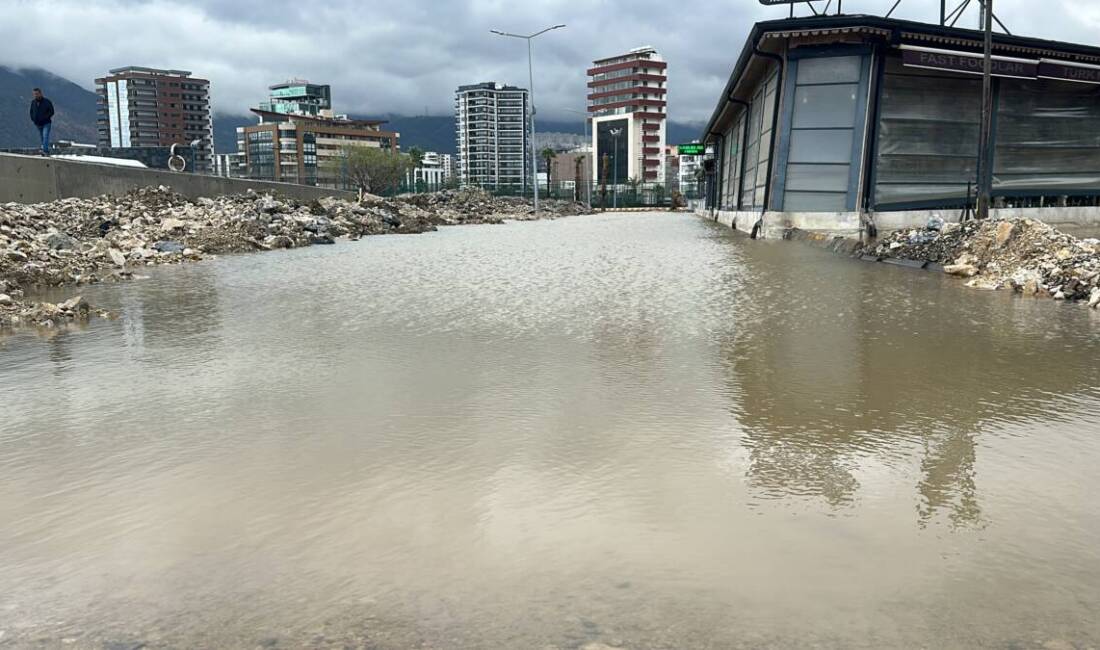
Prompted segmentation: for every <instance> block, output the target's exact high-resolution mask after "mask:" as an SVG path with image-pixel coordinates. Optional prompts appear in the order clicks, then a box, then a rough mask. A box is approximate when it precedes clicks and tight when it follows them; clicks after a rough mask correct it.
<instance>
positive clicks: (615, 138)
mask: <svg viewBox="0 0 1100 650" xmlns="http://www.w3.org/2000/svg"><path fill="white" fill-rule="evenodd" d="M608 133H610V134H611V139H612V142H614V143H615V144H614V146H613V152H612V164H613V165H614V166H615V169H614V171H613V172H612V175H613V176H614V177H615V193H614V194H612V195H611V197H612V198H611V207H613V208H615V209H618V207H619V136H620V135H622V134H623V128H622V127H621V126H620V127H619V128H617V129H610V130H608Z"/></svg>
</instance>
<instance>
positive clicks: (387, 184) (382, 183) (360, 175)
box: [325, 145, 412, 200]
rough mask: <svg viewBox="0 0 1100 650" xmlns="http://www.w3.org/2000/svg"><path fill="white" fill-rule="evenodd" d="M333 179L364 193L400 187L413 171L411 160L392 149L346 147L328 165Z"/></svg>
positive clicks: (359, 146)
mask: <svg viewBox="0 0 1100 650" xmlns="http://www.w3.org/2000/svg"><path fill="white" fill-rule="evenodd" d="M325 164H326V167H327V168H328V170H329V173H330V174H331V175H332V177H333V178H334V179H337V180H339V179H343V181H344V182H345V184H351V185H354V186H355V188H356V189H358V190H359V198H360V200H362V198H363V194H366V193H370V192H378V191H382V190H385V189H386V188H393V191H394V192H396V191H397V186H398V184H399V183H400V182H401V179H402V178H404V177H405V174H407V173H408V171H409V170H410V169H412V158H411V157H409V156H408V155H406V154H403V153H400V152H397V151H394V150H393V149H382V148H379V147H370V146H363V145H344V146H343V147H342V148H341V149H340V153H339V155H337V156H336V157H335V158H334V159H332V160H331V161H329V162H327V163H325Z"/></svg>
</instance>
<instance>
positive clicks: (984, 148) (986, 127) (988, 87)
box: [978, 0, 993, 219]
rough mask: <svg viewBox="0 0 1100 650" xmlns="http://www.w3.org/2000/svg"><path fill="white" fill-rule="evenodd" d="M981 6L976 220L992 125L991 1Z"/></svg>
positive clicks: (984, 196) (983, 198)
mask: <svg viewBox="0 0 1100 650" xmlns="http://www.w3.org/2000/svg"><path fill="white" fill-rule="evenodd" d="M979 3H980V5H981V8H982V22H983V23H984V24H983V25H982V30H983V31H984V32H985V43H984V50H983V57H982V126H981V133H980V134H979V137H978V219H987V218H989V203H990V195H991V194H992V193H993V188H992V184H993V170H992V169H991V168H990V167H991V166H992V160H991V158H992V156H990V151H991V149H992V143H991V142H990V139H991V137H992V124H993V80H992V78H991V77H992V68H993V0H979Z"/></svg>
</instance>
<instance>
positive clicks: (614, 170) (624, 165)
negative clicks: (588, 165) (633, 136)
mask: <svg viewBox="0 0 1100 650" xmlns="http://www.w3.org/2000/svg"><path fill="white" fill-rule="evenodd" d="M628 124H629V120H607V121H606V122H598V123H597V125H596V150H597V151H599V152H600V158H601V160H600V161H599V164H598V165H597V172H598V176H597V179H598V181H599V182H600V183H601V184H603V183H607V184H608V185H610V184H613V183H615V182H618V183H619V184H620V185H622V184H624V183H626V182H627V181H628V180H630V179H629V176H628V174H629V171H628V170H629V165H630V159H629V153H628V151H629V143H628V142H627V139H628V138H630V129H629V128H628ZM612 131H618V132H619V136H618V137H615V136H614V135H612V133H611V132H612ZM604 156H607V162H606V164H605V163H604V160H603V158H604ZM605 170H606V178H605V177H604V176H605Z"/></svg>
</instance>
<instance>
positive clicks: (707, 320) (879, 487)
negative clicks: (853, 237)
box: [0, 213, 1100, 650]
mask: <svg viewBox="0 0 1100 650" xmlns="http://www.w3.org/2000/svg"><path fill="white" fill-rule="evenodd" d="M152 276H153V277H152V278H150V279H148V280H143V281H136V282H132V283H128V284H122V285H113V286H99V287H92V288H88V289H85V290H84V291H83V295H84V296H85V297H87V298H88V299H89V300H90V301H91V302H92V303H93V304H95V305H97V306H101V307H106V308H111V309H117V310H119V311H120V312H121V314H122V317H121V319H120V320H118V321H115V322H105V321H98V322H93V323H92V324H91V325H90V326H89V327H87V328H86V329H83V330H79V331H71V332H64V333H61V334H58V335H55V336H53V337H52V338H48V339H47V338H42V337H39V336H37V335H35V334H31V333H23V334H19V335H17V336H14V337H9V338H6V339H2V340H0V395H2V397H0V648H8V647H12V648H24V647H27V648H39V647H47V648H54V647H58V648H62V647H63V648H110V649H112V650H120V649H122V648H135V647H146V648H257V647H264V648H297V647H317V648H330V647H336V648H342V647H371V648H408V647H430V648H581V647H584V646H586V645H588V646H589V647H590V648H600V647H603V646H599V645H590V644H605V645H606V646H611V647H626V648H739V647H746V648H748V647H751V648H759V647H775V648H788V647H807V646H815V647H823V648H834V647H835V648H850V647H856V648H883V647H905V648H911V647H930V648H962V647H1011V648H1032V647H1034V648H1043V647H1046V648H1062V649H1064V648H1088V647H1094V646H1097V645H1100V616H1097V612H1100V541H1098V540H1100V502H1098V500H1097V497H1096V495H1097V494H1100V472H1098V471H1097V467H1098V466H1100V363H1098V362H1100V313H1098V312H1095V311H1093V310H1089V309H1087V308H1084V307H1082V306H1080V305H1065V304H1056V303H1054V302H1052V301H1045V300H1036V299H1022V298H1018V297H1016V296H1013V295H1011V294H1009V293H1003V292H988V293H987V292H980V291H975V290H971V289H966V288H964V287H963V286H962V284H961V283H960V282H958V281H955V280H952V279H951V278H947V277H945V276H941V275H937V274H932V273H924V272H915V271H910V270H906V269H899V268H893V267H888V266H886V265H872V264H867V263H863V262H858V261H855V260H851V259H847V258H842V257H839V256H835V255H833V254H830V253H827V252H823V251H820V250H817V249H814V248H810V247H808V246H805V245H801V244H792V243H787V242H752V241H749V240H747V239H744V238H741V237H740V236H738V235H735V234H733V233H732V232H731V231H729V230H728V229H725V228H723V227H721V226H717V225H715V224H711V223H707V222H704V221H701V220H699V219H697V218H696V217H693V216H690V215H686V214H656V213H655V214H625V215H603V216H592V217H577V218H570V219H564V220H559V221H553V222H532V223H518V224H506V225H503V226H472V227H456V228H448V229H444V230H442V231H440V232H437V233H431V234H425V235H414V236H388V237H372V238H367V239H364V240H363V241H360V242H354V243H341V244H338V245H336V246H329V247H314V248H310V249H300V250H294V251H286V252H277V253H269V254H264V255H251V256H236V257H223V258H220V259H218V260H216V261H212V262H204V263H200V264H194V265H190V266H186V267H179V268H163V269H156V270H154V271H153V272H152Z"/></svg>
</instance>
